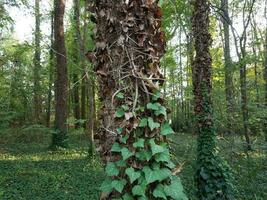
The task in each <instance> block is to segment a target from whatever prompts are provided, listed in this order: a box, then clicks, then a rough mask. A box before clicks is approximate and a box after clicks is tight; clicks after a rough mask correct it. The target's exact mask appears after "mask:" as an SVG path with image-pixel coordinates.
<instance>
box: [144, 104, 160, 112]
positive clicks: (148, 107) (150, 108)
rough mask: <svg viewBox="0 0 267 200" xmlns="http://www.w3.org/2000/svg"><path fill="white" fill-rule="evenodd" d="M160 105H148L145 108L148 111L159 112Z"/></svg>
mask: <svg viewBox="0 0 267 200" xmlns="http://www.w3.org/2000/svg"><path fill="white" fill-rule="evenodd" d="M160 106H161V105H160V104H159V103H148V104H147V105H146V108H147V109H149V110H159V107H160Z"/></svg>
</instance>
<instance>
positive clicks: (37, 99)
mask: <svg viewBox="0 0 267 200" xmlns="http://www.w3.org/2000/svg"><path fill="white" fill-rule="evenodd" d="M40 18H41V14H40V0H35V33H34V38H35V46H34V47H35V52H34V97H33V98H34V121H35V122H36V123H40V122H41V112H42V99H41V85H40V78H41V77H40V70H41V47H40V40H41V30H40V21H41V19H40Z"/></svg>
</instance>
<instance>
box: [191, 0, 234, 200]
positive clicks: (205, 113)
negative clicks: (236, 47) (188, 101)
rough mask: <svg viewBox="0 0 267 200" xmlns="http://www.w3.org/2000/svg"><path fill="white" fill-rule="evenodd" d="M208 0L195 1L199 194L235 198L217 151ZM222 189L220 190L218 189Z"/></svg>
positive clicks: (194, 84) (197, 173) (212, 197)
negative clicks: (212, 93) (212, 96)
mask: <svg viewBox="0 0 267 200" xmlns="http://www.w3.org/2000/svg"><path fill="white" fill-rule="evenodd" d="M209 10H210V9H209V2H208V0H195V1H194V14H193V21H192V24H193V35H194V39H195V50H196V56H195V60H194V63H193V88H194V89H193V91H194V100H195V107H194V110H195V115H196V120H197V122H196V129H197V133H198V147H197V171H196V182H197V188H198V191H197V195H198V198H199V199H201V200H206V199H212V200H213V199H214V200H215V199H227V200H232V199H234V196H233V188H232V187H231V183H229V180H228V178H229V169H228V168H227V167H226V166H224V164H223V163H224V162H222V161H221V158H220V157H219V156H218V155H217V154H216V144H215V140H216V132H215V127H214V120H213V105H212V100H211V90H212V85H211V64H212V58H211V55H210V51H209V48H210V44H211V36H210V34H209ZM218 191H220V192H218Z"/></svg>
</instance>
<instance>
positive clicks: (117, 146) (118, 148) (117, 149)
mask: <svg viewBox="0 0 267 200" xmlns="http://www.w3.org/2000/svg"><path fill="white" fill-rule="evenodd" d="M111 152H121V146H120V144H119V143H118V142H115V143H114V144H113V145H112V148H111Z"/></svg>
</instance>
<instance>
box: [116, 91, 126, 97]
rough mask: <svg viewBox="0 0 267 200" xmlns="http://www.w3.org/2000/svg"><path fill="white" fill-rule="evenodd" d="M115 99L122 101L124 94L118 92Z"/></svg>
mask: <svg viewBox="0 0 267 200" xmlns="http://www.w3.org/2000/svg"><path fill="white" fill-rule="evenodd" d="M116 97H117V98H119V99H124V94H123V93H122V92H119V93H118V94H116Z"/></svg>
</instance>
